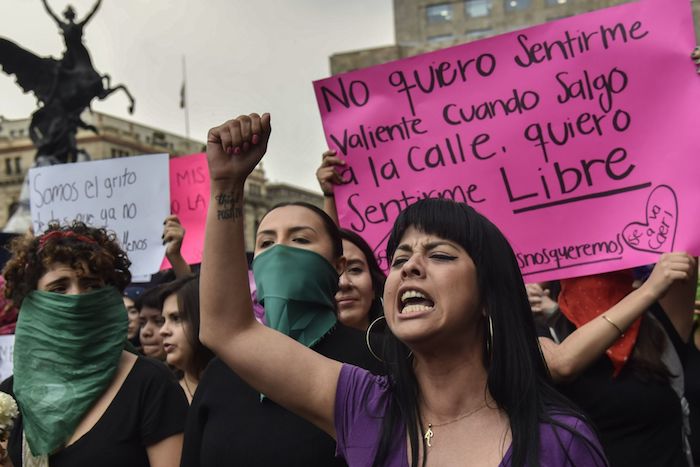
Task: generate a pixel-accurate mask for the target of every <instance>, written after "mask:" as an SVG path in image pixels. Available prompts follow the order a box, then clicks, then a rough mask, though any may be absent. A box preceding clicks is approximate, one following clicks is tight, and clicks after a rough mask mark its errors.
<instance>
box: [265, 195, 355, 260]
mask: <svg viewBox="0 0 700 467" xmlns="http://www.w3.org/2000/svg"><path fill="white" fill-rule="evenodd" d="M287 206H299V207H302V208H306V209H308V210H309V211H312V212H313V213H314V214H316V215H317V216H318V217H319V218H320V219H321V222H323V226H324V227H325V229H326V233H328V237H330V240H331V245H332V246H333V256H334V257H335V258H340V257H341V256H343V240H342V239H341V238H340V230H339V229H338V226H337V225H335V222H333V219H331V218H330V217H329V216H328V214H326V213H325V212H324V211H323V209H321V208H319V207H318V206H314V205H313V204H311V203H307V202H304V201H292V202H289V203H279V204H275V205H274V206H272V207H271V208H270V209H269V210H268V211H267V212H266V213H265V216H267V215H268V214H270V213H271V212H272V211H274V210H275V209H277V208H284V207H287ZM265 216H263V217H262V219H264V218H265ZM262 219H260V220H261V221H262Z"/></svg>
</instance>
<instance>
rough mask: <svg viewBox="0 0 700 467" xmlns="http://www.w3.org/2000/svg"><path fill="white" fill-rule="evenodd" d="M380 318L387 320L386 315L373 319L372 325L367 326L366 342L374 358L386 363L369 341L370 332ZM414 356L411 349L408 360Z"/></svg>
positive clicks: (407, 356)
mask: <svg viewBox="0 0 700 467" xmlns="http://www.w3.org/2000/svg"><path fill="white" fill-rule="evenodd" d="M380 320H384V321H386V317H385V316H380V317H379V318H377V319H375V320H374V321H372V322H371V323H370V325H369V326H368V327H367V331H366V332H365V344H367V348H368V349H369V353H371V354H372V356H373V357H374V358H376V359H377V360H379V361H380V362H382V363H385V362H384V360H383V359H382V358H380V357H379V355H377V354H376V353H374V350H373V349H372V344H371V343H370V341H369V334H370V333H371V332H372V327H374V325H375V324H377V323H378V322H379V321H380ZM412 356H413V350H410V351H409V352H408V355H406V360H408V359H409V358H411V357H412Z"/></svg>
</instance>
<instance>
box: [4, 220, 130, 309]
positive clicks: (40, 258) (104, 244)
mask: <svg viewBox="0 0 700 467" xmlns="http://www.w3.org/2000/svg"><path fill="white" fill-rule="evenodd" d="M9 250H10V253H11V254H12V258H11V259H10V260H9V261H8V262H7V264H6V265H5V268H4V269H3V271H2V275H3V276H4V277H5V281H6V284H5V296H6V297H7V298H9V299H10V300H12V301H13V302H14V303H15V305H16V306H17V307H20V306H21V304H22V300H23V299H24V297H25V296H27V294H28V293H29V292H31V291H32V290H36V288H37V284H38V282H39V279H40V278H41V277H42V276H43V275H44V274H45V273H46V271H47V270H48V269H49V267H50V266H51V265H52V264H55V263H63V264H66V265H68V266H70V267H71V268H72V269H74V270H76V271H78V273H79V275H84V274H86V273H88V272H89V273H91V274H94V275H96V276H97V277H99V278H100V279H102V280H103V281H104V283H105V284H106V285H111V286H114V287H116V288H117V289H118V290H119V292H122V293H123V292H124V289H125V288H126V286H127V285H129V283H130V282H131V273H130V272H129V266H131V261H129V258H128V257H127V255H126V253H125V252H124V250H122V249H121V247H120V246H119V244H118V243H117V239H116V235H115V234H114V233H113V232H108V231H107V230H105V229H103V228H95V227H88V226H87V225H85V224H84V223H82V222H78V221H75V222H73V224H72V225H70V226H60V225H59V224H57V223H52V224H50V225H49V228H48V229H47V230H46V232H44V234H42V235H39V236H36V237H35V236H33V235H31V234H27V235H24V236H21V237H18V238H15V239H14V240H13V241H12V242H11V243H10V247H9Z"/></svg>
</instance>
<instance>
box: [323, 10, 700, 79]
mask: <svg viewBox="0 0 700 467" xmlns="http://www.w3.org/2000/svg"><path fill="white" fill-rule="evenodd" d="M628 1H630V0H394V30H395V41H396V43H395V44H394V45H390V46H386V47H378V48H373V49H365V50H357V51H352V52H344V53H338V54H335V55H333V56H331V57H330V66H331V73H332V74H334V75H335V74H338V73H343V72H347V71H352V70H356V69H359V68H365V67H368V66H371V65H378V64H381V63H386V62H389V61H392V60H398V59H401V58H406V57H410V56H413V55H418V54H420V53H424V52H429V51H432V50H437V49H442V48H445V47H449V46H452V45H456V44H462V43H465V42H471V41H474V40H477V39H482V38H484V37H488V36H493V35H496V34H502V33H505V32H510V31H515V30H517V29H522V28H526V27H528V26H533V25H535V24H541V23H545V22H547V21H553V20H557V19H561V18H566V17H568V16H574V15H577V14H581V13H586V12H589V11H593V10H598V9H601V8H605V7H609V6H614V5H619V4H621V3H626V2H628ZM692 5H693V10H694V13H695V21H696V27H695V29H696V31H700V27H699V26H700V25H699V24H698V20H699V19H700V0H692ZM690 52H691V51H690V50H689V51H688V54H690Z"/></svg>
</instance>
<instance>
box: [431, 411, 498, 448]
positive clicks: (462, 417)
mask: <svg viewBox="0 0 700 467" xmlns="http://www.w3.org/2000/svg"><path fill="white" fill-rule="evenodd" d="M485 407H486V403H483V404H482V405H480V406H478V407H476V408H474V409H472V410H470V411H469V412H466V413H463V414H462V415H460V416H458V417H456V418H453V419H452V420H448V421H446V422H442V423H428V429H427V430H425V434H424V435H423V438H425V441H426V444H427V445H428V447H429V448H431V447H433V445H432V444H431V443H432V439H433V437H434V436H435V434H434V433H433V427H438V426H445V425H450V424H452V423H455V422H458V421H460V420H462V419H464V418H467V417H468V416H470V415H474V414H475V413H477V412H478V411H480V410H481V409H483V408H485Z"/></svg>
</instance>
